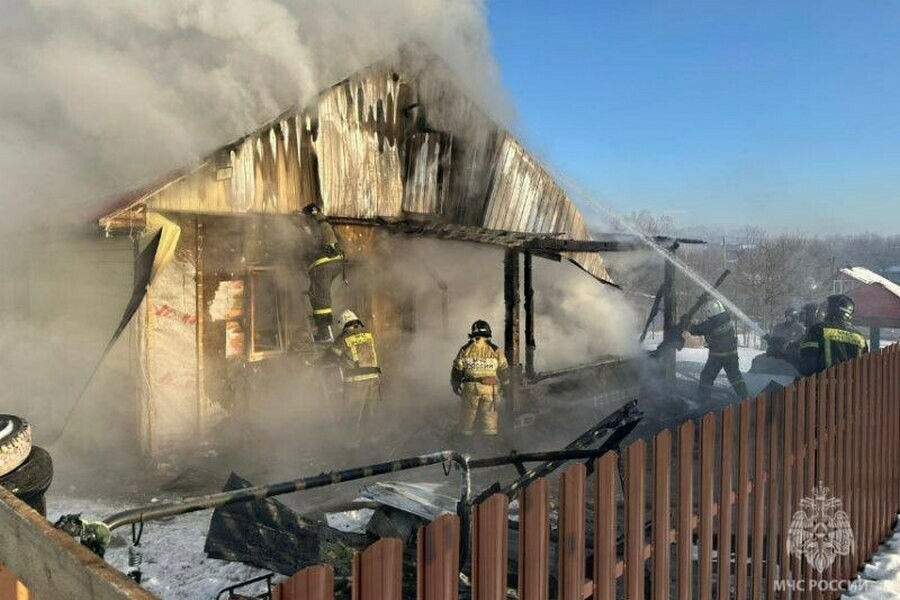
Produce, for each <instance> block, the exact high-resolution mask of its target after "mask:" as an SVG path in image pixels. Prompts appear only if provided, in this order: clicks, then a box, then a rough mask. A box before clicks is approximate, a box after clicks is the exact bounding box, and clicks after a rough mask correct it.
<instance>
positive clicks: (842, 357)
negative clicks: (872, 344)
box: [799, 294, 869, 375]
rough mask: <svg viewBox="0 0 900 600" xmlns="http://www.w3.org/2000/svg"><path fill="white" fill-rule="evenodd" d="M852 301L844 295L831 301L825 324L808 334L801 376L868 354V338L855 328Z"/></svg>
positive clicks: (802, 354)
mask: <svg viewBox="0 0 900 600" xmlns="http://www.w3.org/2000/svg"><path fill="white" fill-rule="evenodd" d="M855 308H856V306H855V305H854V303H853V300H852V299H850V298H849V297H848V296H844V295H843V294H836V295H834V296H829V297H828V303H827V305H826V309H825V320H824V321H822V322H821V323H816V324H815V325H813V326H812V327H810V328H809V330H808V331H807V332H806V337H805V338H804V340H803V343H802V344H800V365H799V367H800V372H801V373H802V374H803V375H812V374H813V373H818V372H819V371H824V370H825V369H827V368H829V367H833V366H834V365H836V364H838V363H842V362H844V361H846V360H851V359H853V358H857V357H859V356H861V355H863V354H865V353H866V352H868V351H869V346H868V344H866V338H864V337H863V336H862V334H860V333H859V332H858V331H856V330H855V329H854V328H853V323H852V321H853V311H854V310H855Z"/></svg>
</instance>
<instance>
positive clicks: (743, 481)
mask: <svg viewBox="0 0 900 600" xmlns="http://www.w3.org/2000/svg"><path fill="white" fill-rule="evenodd" d="M752 407H753V401H752V400H747V401H745V402H742V403H741V404H740V407H739V412H738V420H739V423H738V445H737V448H738V472H737V516H736V519H735V523H734V529H735V537H736V541H735V560H734V564H735V581H734V585H735V600H746V598H747V559H748V558H749V556H748V552H747V539H748V535H749V533H750V530H749V526H750V518H749V503H750V499H749V497H750V409H751V408H752Z"/></svg>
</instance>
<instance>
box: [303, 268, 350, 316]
mask: <svg viewBox="0 0 900 600" xmlns="http://www.w3.org/2000/svg"><path fill="white" fill-rule="evenodd" d="M342 268H343V260H342V259H336V260H332V261H330V262H326V263H322V264H319V265H317V266H315V267H312V268H311V269H310V270H309V303H310V305H311V306H312V311H313V321H314V322H315V323H316V325H318V326H320V327H321V326H327V325H331V324H332V323H334V314H333V310H332V307H331V284H332V283H333V282H334V280H335V279H336V278H337V276H338V275H340V273H341V269H342Z"/></svg>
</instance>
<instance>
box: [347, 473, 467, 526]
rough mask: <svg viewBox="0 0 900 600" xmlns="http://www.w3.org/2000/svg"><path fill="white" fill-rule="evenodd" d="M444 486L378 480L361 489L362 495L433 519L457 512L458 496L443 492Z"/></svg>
mask: <svg viewBox="0 0 900 600" xmlns="http://www.w3.org/2000/svg"><path fill="white" fill-rule="evenodd" d="M442 487H443V486H441V485H438V484H429V483H401V482H396V483H388V482H378V483H375V484H372V485H370V486H367V487H365V488H363V489H362V491H360V497H361V498H364V499H366V500H372V501H374V502H378V503H379V504H383V505H385V506H390V507H392V508H396V509H398V510H402V511H404V512H408V513H410V514H413V515H416V516H417V517H421V518H423V519H425V520H426V521H433V520H434V519H437V518H438V517H439V516H441V515H443V514H447V513H456V503H457V501H458V498H457V497H454V496H452V495H448V494H443V493H441V492H440V491H439V490H440V489H442Z"/></svg>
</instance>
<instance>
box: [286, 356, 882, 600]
mask: <svg viewBox="0 0 900 600" xmlns="http://www.w3.org/2000/svg"><path fill="white" fill-rule="evenodd" d="M898 384H900V347H898V346H897V345H894V346H892V347H890V348H888V349H885V350H882V351H880V352H874V353H871V354H868V355H866V356H864V357H863V358H861V359H859V360H855V361H852V362H848V363H843V364H841V365H839V366H837V367H835V368H832V369H829V370H827V371H825V372H823V373H820V374H818V375H814V376H812V377H808V378H805V379H802V380H798V381H797V382H796V383H794V384H792V385H790V386H787V387H786V388H784V389H783V390H779V391H777V392H772V393H764V394H762V395H760V396H759V397H757V398H755V399H752V400H748V401H745V402H743V403H741V404H738V405H735V406H730V407H728V408H725V409H724V410H722V411H720V412H716V413H710V414H707V415H705V416H704V417H703V418H702V419H700V420H699V423H695V422H693V421H686V422H684V423H682V424H681V425H680V426H679V427H678V428H677V429H675V430H664V431H661V432H659V433H658V434H657V435H656V436H655V437H654V438H653V439H652V440H651V441H650V442H649V443H647V442H646V441H643V440H639V441H636V442H634V443H632V444H631V445H630V446H629V447H628V448H627V449H625V451H624V453H623V456H622V458H623V461H622V462H623V471H624V474H623V480H622V482H621V485H620V476H619V456H617V455H616V454H615V453H608V454H606V455H604V456H603V457H601V458H600V459H598V460H596V461H595V462H594V464H593V467H594V469H593V471H594V472H593V475H592V477H593V486H592V488H591V489H590V492H591V495H592V506H593V514H594V519H593V521H592V523H593V536H592V539H593V543H592V544H590V546H589V545H588V544H587V540H586V537H587V536H586V526H587V523H588V521H589V520H588V519H587V515H586V507H587V500H588V498H587V489H588V488H587V469H586V468H585V466H584V465H582V464H575V465H572V466H571V467H569V468H568V469H567V470H566V471H565V472H564V473H563V474H562V476H561V477H560V478H559V482H558V492H557V497H558V501H557V509H558V519H557V529H556V541H557V552H556V554H557V564H556V565H555V575H556V586H555V589H551V578H550V574H551V565H550V556H551V527H550V522H551V521H550V515H551V501H550V483H549V482H548V481H547V480H546V479H542V480H538V481H535V482H534V483H532V484H531V485H530V486H529V487H528V488H526V489H524V490H522V491H520V492H519V497H518V502H519V522H518V535H519V548H518V565H519V569H518V571H519V572H518V573H517V574H515V575H516V577H515V578H514V579H510V578H509V573H508V572H507V569H508V549H509V526H510V525H509V520H508V518H507V516H508V511H509V504H508V500H507V498H506V497H505V496H502V495H499V494H498V495H495V496H492V497H490V498H488V499H487V500H486V501H485V502H483V503H481V504H480V505H478V506H476V507H475V509H474V512H473V515H472V547H471V557H472V564H471V579H470V584H471V597H472V598H473V599H474V600H504V599H505V598H507V596H508V592H509V590H508V586H509V585H510V583H511V582H512V584H513V585H514V586H515V587H517V590H516V591H517V594H518V597H519V598H520V599H521V600H542V599H547V598H551V597H554V598H559V599H560V600H576V599H582V598H588V597H593V598H595V599H597V600H611V599H613V598H626V599H629V600H643V599H644V598H645V597H648V596H649V597H652V598H654V599H660V600H661V599H663V598H678V599H679V600H688V599H692V598H699V599H700V600H705V599H711V598H713V597H715V598H732V597H733V598H736V599H749V598H762V597H765V598H776V597H779V598H780V597H788V593H787V592H786V591H785V590H787V589H792V590H793V592H792V594H791V597H797V598H830V597H838V596H839V594H840V592H839V590H838V588H839V587H840V586H845V585H846V582H847V581H849V580H851V579H853V578H854V577H855V576H856V573H857V572H858V570H859V569H860V567H861V565H862V564H863V563H864V561H865V560H867V559H868V558H869V557H870V556H871V555H872V554H873V552H874V551H875V550H876V549H877V547H878V544H879V542H880V541H881V540H883V539H885V538H886V537H887V536H888V535H889V534H890V532H891V531H892V529H893V526H894V523H895V519H896V516H897V511H898V509H900V469H898V463H900V460H898V459H900V388H898ZM820 482H821V483H822V484H823V485H825V486H827V487H828V488H830V490H831V492H832V494H833V496H834V497H835V498H838V499H840V500H842V501H843V506H844V509H845V511H846V513H847V514H848V515H849V520H850V524H851V526H852V530H853V532H854V534H855V538H856V543H855V548H854V550H855V551H854V552H853V553H851V554H847V555H838V556H837V557H836V559H835V560H834V562H833V563H832V564H831V565H830V566H829V567H828V568H827V569H825V570H823V572H821V573H819V572H818V571H817V570H815V569H813V567H812V566H810V563H809V562H808V561H807V560H806V559H805V558H798V557H795V556H792V555H791V554H790V553H789V552H788V547H787V542H788V533H789V531H790V528H791V523H792V519H793V515H794V513H795V511H797V510H798V509H800V508H801V504H800V500H801V499H802V498H804V497H808V496H810V495H811V494H812V492H813V488H814V486H816V485H817V484H818V483H820ZM620 488H621V489H620ZM648 523H649V527H648ZM417 545H418V547H417V552H418V561H417V582H416V583H417V588H416V589H417V598H418V600H455V599H456V598H458V597H459V593H460V578H459V576H458V574H459V569H460V565H459V546H460V521H459V519H458V518H457V517H456V516H455V515H444V516H442V517H440V518H439V519H437V520H435V521H434V522H432V523H430V524H429V525H428V526H426V527H424V528H423V529H422V530H421V531H420V532H419V535H418V542H417ZM402 560H403V547H402V544H401V542H400V541H399V540H382V541H380V542H378V543H376V544H375V545H373V546H372V547H370V548H369V549H367V550H366V551H365V552H363V553H361V554H359V555H357V556H356V557H355V559H354V563H353V572H352V590H353V592H352V598H353V600H399V599H400V598H401V597H402V589H403V588H402ZM810 582H812V583H813V585H812V586H810ZM821 582H826V585H824V586H823V584H822V583H821ZM810 587H812V588H814V589H810ZM333 597H334V576H333V571H332V570H331V568H330V567H310V568H308V569H304V570H303V571H301V572H300V573H298V574H297V575H295V576H294V577H292V578H291V579H290V580H288V581H287V582H285V583H283V584H281V585H280V586H279V587H278V590H277V592H276V595H275V598H277V599H278V600H331V599H332V598H333Z"/></svg>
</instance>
